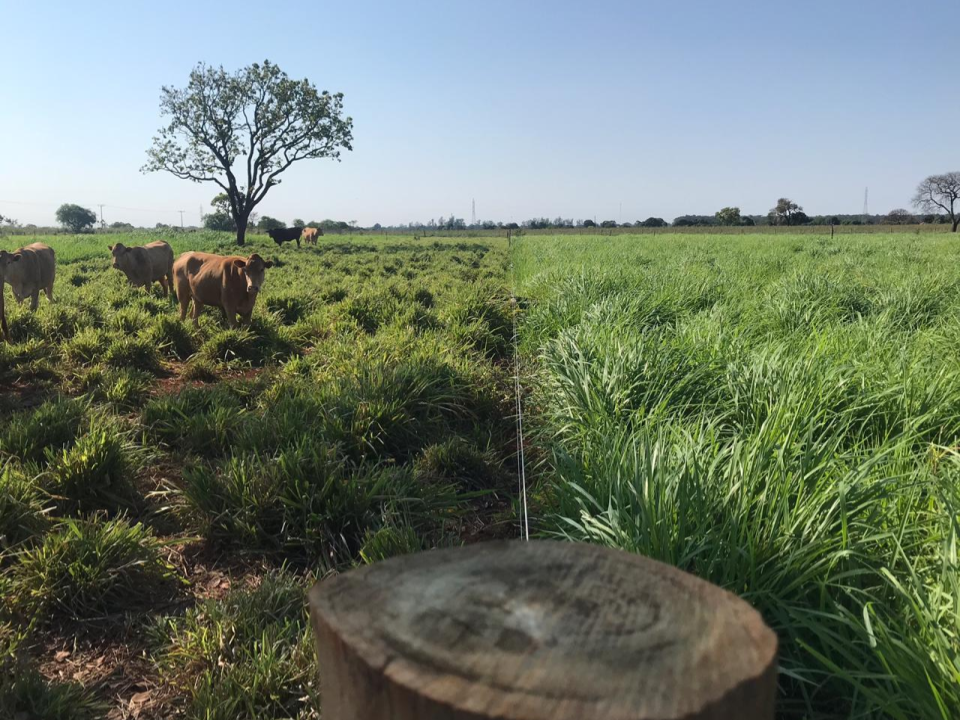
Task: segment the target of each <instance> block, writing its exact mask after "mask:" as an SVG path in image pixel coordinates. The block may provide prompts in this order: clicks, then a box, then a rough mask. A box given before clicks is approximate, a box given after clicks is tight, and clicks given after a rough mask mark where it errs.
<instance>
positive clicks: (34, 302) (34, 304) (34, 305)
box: [30, 288, 40, 310]
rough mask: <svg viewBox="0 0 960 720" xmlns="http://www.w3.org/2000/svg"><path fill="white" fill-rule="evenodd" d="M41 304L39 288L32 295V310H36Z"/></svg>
mask: <svg viewBox="0 0 960 720" xmlns="http://www.w3.org/2000/svg"><path fill="white" fill-rule="evenodd" d="M39 304H40V288H37V289H36V290H34V291H33V294H32V295H30V309H31V310H36V309H37V306H38V305H39Z"/></svg>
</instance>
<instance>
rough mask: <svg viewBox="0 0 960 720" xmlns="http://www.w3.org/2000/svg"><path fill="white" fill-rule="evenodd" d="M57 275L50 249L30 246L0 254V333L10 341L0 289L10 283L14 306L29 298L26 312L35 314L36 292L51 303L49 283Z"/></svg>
mask: <svg viewBox="0 0 960 720" xmlns="http://www.w3.org/2000/svg"><path fill="white" fill-rule="evenodd" d="M56 272H57V259H56V255H55V254H54V252H53V248H50V247H48V246H47V245H44V244H43V243H33V244H32V245H27V246H26V247H22V248H17V249H16V250H14V251H13V252H12V253H9V252H7V251H6V250H0V331H2V332H3V337H4V338H6V339H7V340H9V339H10V332H9V330H8V329H7V314H6V312H5V308H4V304H3V286H4V284H5V283H10V287H11V288H12V289H13V297H14V298H15V299H16V301H17V302H18V303H21V302H23V300H24V298H26V297H27V296H28V295H29V296H30V309H31V310H36V309H37V305H38V304H39V303H40V291H41V290H43V291H44V292H45V293H46V294H47V299H48V300H50V301H51V302H53V280H54V276H55V275H56Z"/></svg>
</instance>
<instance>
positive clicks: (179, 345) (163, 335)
mask: <svg viewBox="0 0 960 720" xmlns="http://www.w3.org/2000/svg"><path fill="white" fill-rule="evenodd" d="M148 337H149V338H150V341H151V343H153V344H154V345H155V346H156V347H157V349H159V351H160V352H161V353H162V354H163V355H165V356H167V357H172V358H177V359H179V360H186V359H187V358H188V357H190V356H191V355H193V353H195V352H196V351H197V346H196V343H195V342H194V341H193V336H192V335H191V334H190V331H189V330H188V329H187V327H186V325H184V324H183V323H182V322H181V321H180V320H179V319H178V318H175V317H172V316H169V315H164V316H161V317H159V318H157V319H156V320H155V321H154V322H153V324H152V325H151V326H150V330H149V333H148Z"/></svg>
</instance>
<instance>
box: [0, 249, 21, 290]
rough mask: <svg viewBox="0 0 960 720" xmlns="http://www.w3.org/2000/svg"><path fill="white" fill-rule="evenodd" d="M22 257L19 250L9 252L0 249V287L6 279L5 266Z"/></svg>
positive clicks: (7, 266)
mask: <svg viewBox="0 0 960 720" xmlns="http://www.w3.org/2000/svg"><path fill="white" fill-rule="evenodd" d="M22 257H23V255H22V254H21V253H19V252H12V253H9V252H7V251H6V250H0V288H2V287H3V283H4V282H5V281H6V279H7V268H9V267H10V266H11V265H13V263H15V262H20V258H22Z"/></svg>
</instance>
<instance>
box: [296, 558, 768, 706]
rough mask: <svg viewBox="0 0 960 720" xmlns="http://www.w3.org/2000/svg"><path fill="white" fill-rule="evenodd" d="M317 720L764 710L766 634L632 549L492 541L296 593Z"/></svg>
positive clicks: (756, 620) (742, 611)
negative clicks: (306, 615)
mask: <svg viewBox="0 0 960 720" xmlns="http://www.w3.org/2000/svg"><path fill="white" fill-rule="evenodd" d="M310 609H311V618H312V623H313V628H314V631H315V633H316V639H317V649H318V659H319V666H320V685H321V699H322V711H323V717H324V720H481V719H483V718H498V719H500V720H601V719H602V720H641V719H643V720H667V719H668V718H673V719H679V718H683V719H684V720H698V719H701V720H706V719H707V718H709V719H710V720H733V718H736V719H737V720H752V719H756V720H771V719H772V718H773V717H774V699H775V694H776V667H777V663H776V654H777V638H776V635H775V634H774V633H773V631H772V630H770V629H769V628H768V627H767V626H766V625H765V624H764V623H763V620H762V618H761V617H760V615H759V613H757V612H756V611H755V610H754V609H753V608H751V607H750V606H749V605H748V604H747V603H745V602H744V601H742V600H740V599H739V598H737V597H736V596H734V595H731V594H730V593H728V592H726V591H724V590H721V589H720V588H718V587H716V586H714V585H711V584H709V583H707V582H704V581H703V580H700V579H698V578H695V577H693V576H692V575H688V574H686V573H683V572H681V571H679V570H677V569H676V568H672V567H670V566H667V565H664V564H662V563H659V562H655V561H653V560H650V559H648V558H644V557H642V556H639V555H634V554H630V553H625V552H621V551H617V550H610V549H606V548H601V547H597V546H593V545H580V544H575V543H560V542H529V543H523V542H520V541H510V542H505V541H502V542H491V543H482V544H478V545H471V546H468V547H464V548H454V549H446V550H436V551H430V552H424V553H419V554H416V555H406V556H403V557H399V558H394V559H391V560H387V561H385V562H381V563H377V564H374V565H370V566H366V567H363V568H361V569H357V570H352V571H350V572H347V573H345V574H343V575H340V576H338V577H334V578H331V579H328V580H324V581H322V582H320V583H317V585H315V586H314V587H313V589H312V590H311V591H310Z"/></svg>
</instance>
